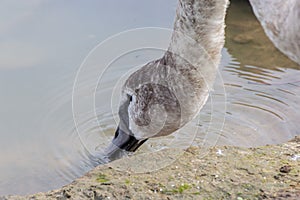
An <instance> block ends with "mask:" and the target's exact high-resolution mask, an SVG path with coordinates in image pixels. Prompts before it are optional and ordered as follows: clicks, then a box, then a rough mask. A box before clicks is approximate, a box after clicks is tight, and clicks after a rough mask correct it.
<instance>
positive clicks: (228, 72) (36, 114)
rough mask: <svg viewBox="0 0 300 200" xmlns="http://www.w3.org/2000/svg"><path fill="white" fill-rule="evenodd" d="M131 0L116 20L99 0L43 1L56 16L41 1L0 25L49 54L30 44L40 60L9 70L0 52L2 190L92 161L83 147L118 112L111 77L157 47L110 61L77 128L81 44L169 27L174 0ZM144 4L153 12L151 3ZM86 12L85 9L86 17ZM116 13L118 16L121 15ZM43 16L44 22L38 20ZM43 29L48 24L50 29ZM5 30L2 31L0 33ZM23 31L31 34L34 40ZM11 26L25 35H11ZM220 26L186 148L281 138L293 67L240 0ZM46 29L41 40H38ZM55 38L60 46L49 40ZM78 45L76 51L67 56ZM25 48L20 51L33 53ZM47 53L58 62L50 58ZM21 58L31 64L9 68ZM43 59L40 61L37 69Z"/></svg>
mask: <svg viewBox="0 0 300 200" xmlns="http://www.w3.org/2000/svg"><path fill="white" fill-rule="evenodd" d="M138 2H139V1H137V0H136V1H133V2H132V4H130V5H127V4H128V2H126V3H124V8H126V9H127V10H126V9H124V10H121V11H120V12H121V13H122V15H124V19H121V20H124V21H122V23H121V22H118V20H117V19H115V18H114V14H113V13H111V12H110V11H111V10H114V9H115V4H114V3H113V2H112V3H107V4H108V5H107V6H108V7H109V8H110V9H107V10H108V11H109V12H106V13H104V14H103V13H101V12H99V10H101V8H102V7H101V6H102V5H101V4H100V3H99V4H97V5H89V6H88V5H86V6H85V7H84V6H82V5H79V4H72V5H68V6H67V9H65V8H61V9H59V8H58V7H60V6H61V5H59V6H58V5H54V4H51V5H52V7H51V9H53V10H55V11H56V12H57V13H56V16H53V15H51V16H48V15H46V14H43V13H47V12H42V11H43V9H46V8H47V9H49V5H48V4H47V3H46V2H44V3H41V4H34V5H32V8H31V7H28V8H26V9H30V12H29V11H28V12H27V13H30V14H29V15H26V17H27V18H26V19H27V20H28V21H30V20H33V21H31V23H26V21H22V20H20V19H21V18H20V19H18V20H15V22H14V23H16V24H17V26H16V27H13V25H14V23H11V24H9V25H8V24H6V26H4V25H3V26H1V27H0V34H3V35H5V36H6V37H7V38H10V39H8V41H10V40H11V38H12V37H13V36H14V37H16V38H18V40H20V41H21V40H22V41H27V44H31V45H33V46H34V47H32V48H29V49H36V48H42V47H43V48H44V49H42V50H45V49H47V51H49V52H44V51H42V50H38V51H37V52H39V53H38V54H35V53H34V52H36V51H32V53H33V54H34V55H36V56H39V59H27V60H26V59H25V60H24V59H23V57H22V59H20V60H18V59H16V60H14V62H11V65H10V68H13V69H8V67H9V64H8V62H9V59H8V58H6V61H5V62H6V65H5V66H4V67H3V65H4V64H5V63H1V62H0V65H1V66H0V69H1V73H0V95H1V105H0V137H1V140H0V149H1V150H0V195H3V194H12V193H16V194H17V193H19V194H20V193H21V194H22V193H33V192H37V191H46V190H49V189H53V188H57V187H60V186H61V185H64V184H67V183H69V182H71V181H72V180H74V179H75V178H76V177H79V176H81V175H82V174H84V173H85V172H87V171H88V170H90V169H92V168H93V167H94V166H95V164H96V160H95V157H94V156H92V155H91V154H90V153H89V152H96V151H97V150H99V149H101V148H103V147H104V146H106V145H107V143H108V142H109V141H110V140H111V137H112V135H113V133H114V129H115V127H116V124H117V123H116V122H115V120H118V119H117V118H116V119H115V116H114V115H112V113H111V112H113V113H116V112H117V108H118V106H117V104H118V94H119V93H118V92H119V90H120V88H118V87H115V86H116V83H117V82H122V80H124V79H125V77H122V76H123V75H124V74H125V75H126V74H127V75H128V73H129V72H130V71H132V70H133V68H134V67H136V66H139V65H141V64H142V63H145V62H147V61H149V60H152V59H154V58H157V57H159V56H160V55H161V54H162V52H160V51H137V52H133V53H131V54H128V55H127V57H124V58H123V59H121V60H119V61H118V62H116V63H114V65H115V66H116V67H117V68H111V69H112V70H111V71H107V76H105V77H104V79H101V81H102V82H101V83H99V85H98V88H97V91H96V95H95V99H96V102H95V106H96V115H97V117H95V114H94V111H91V110H87V111H84V109H83V111H82V112H80V113H78V114H79V115H77V116H76V117H78V118H79V119H80V121H79V123H78V127H75V126H74V122H73V116H72V103H71V94H72V84H73V81H74V77H75V74H76V70H77V66H78V65H79V63H80V62H81V60H82V59H83V58H84V56H85V55H86V54H87V53H88V51H89V49H91V48H92V47H93V46H95V45H96V44H97V43H98V42H99V41H102V40H103V39H105V38H106V37H107V36H108V35H110V34H112V33H116V32H118V31H121V30H126V29H128V28H133V27H135V26H145V25H146V26H151V25H155V26H162V27H171V26H172V20H173V17H174V14H175V13H174V9H175V5H176V1H175V0H169V1H164V3H163V4H162V3H161V1H159V0H157V1H151V3H147V4H149V5H145V4H146V3H144V4H141V3H138ZM102 3H103V2H102ZM45 4H47V5H48V6H45ZM118 4H120V2H118ZM161 4H162V5H161ZM150 5H151V6H152V7H153V10H152V9H149V8H150V7H151V6H150ZM170 5H172V6H173V7H171V6H170ZM119 6H120V5H119ZM132 6H139V8H144V9H142V10H143V12H141V13H138V14H137V15H138V16H135V15H134V14H133V13H132V12H131V10H132V8H131V7H132ZM121 7H122V6H121ZM86 10H88V11H89V12H87V11H86ZM102 10H103V9H102ZM138 10H139V9H138ZM138 10H137V11H138ZM149 10H150V11H149ZM151 10H152V12H151ZM65 12H67V13H68V15H67V16H66V15H65ZM1 13H3V12H0V14H1ZM86 13H89V14H90V16H86ZM101 14H103V16H102V15H101ZM100 15H101V16H100ZM166 16H167V17H166ZM52 17H55V18H59V19H60V20H57V21H58V22H57V23H58V24H53V21H52ZM107 18H110V19H111V22H110V23H112V24H107V22H106V20H104V19H107ZM117 18H118V19H119V18H120V17H119V15H117ZM96 19H97V20H96ZM102 19H103V20H102ZM149 19H151V20H149ZM162 19H164V20H165V21H164V20H162ZM39 20H42V21H39ZM101 20H102V21H101ZM71 21H72V22H74V21H78V22H80V23H82V24H85V26H86V27H85V29H83V28H82V29H80V27H79V28H76V27H77V26H78V24H72V23H70V22H71ZM41 22H43V23H42V24H43V25H42V26H45V27H39V26H37V25H36V24H41ZM86 22H89V23H86ZM153 22H155V23H154V24H152V23H153ZM0 23H1V21H0ZM23 23H24V24H25V25H28V26H29V28H28V29H24V30H23V29H22V30H23V31H20V30H19V28H22V27H23V28H24V26H25V25H24V24H23ZM100 24H106V26H104V25H103V27H105V28H107V30H106V31H104V32H105V33H104V32H103V27H100V28H99V25H100ZM124 24H127V25H128V26H127V25H126V26H124ZM19 25H22V27H19ZM66 25H68V26H67V28H68V29H69V30H68V31H66V32H65V31H63V30H64V29H62V28H63V27H65V26H66ZM46 26H51V30H49V28H47V27H46ZM3 27H9V28H6V29H5V30H6V31H3V30H2V29H1V28H3ZM94 27H97V28H94ZM110 27H111V29H109V28H110ZM113 27H119V29H115V28H113ZM55 30H61V31H59V32H61V34H62V35H60V34H57V31H55ZM14 31H15V32H14ZM30 31H37V32H38V33H37V35H35V36H36V37H33V36H34V33H33V32H30ZM47 31H50V35H51V36H49V35H48V34H47V33H46V32H47ZM51 31H53V32H51ZM19 32H20V33H23V34H21V35H20V34H19V35H18V33H19ZM226 33H227V36H226V37H227V38H226V48H224V50H223V52H222V53H223V59H222V64H221V66H220V74H221V77H218V78H217V80H216V83H215V87H214V91H213V93H212V95H211V98H210V100H209V101H208V103H207V104H206V106H205V107H204V109H203V110H202V112H201V113H200V115H199V119H198V120H199V122H198V120H196V121H194V122H193V123H191V124H190V125H189V126H187V127H186V130H185V132H186V133H191V132H195V130H197V137H196V139H195V140H194V145H199V146H201V145H214V144H215V143H216V142H217V143H218V144H229V145H238V146H247V147H249V146H259V145H265V144H274V143H281V142H284V141H286V140H288V139H290V138H292V137H293V136H295V135H299V134H300V133H299V127H298V126H299V125H298V122H297V119H298V118H299V115H300V114H299V113H298V112H297V111H298V110H299V109H300V108H299V107H300V104H299V102H300V99H299V98H300V97H299V94H300V80H299V77H300V76H299V75H300V71H299V66H298V65H296V64H295V63H293V62H291V61H290V60H288V59H287V58H286V57H285V56H284V55H282V54H281V53H280V52H279V51H278V50H277V49H275V48H274V47H273V45H272V44H271V43H270V42H269V40H268V39H267V38H266V36H265V35H264V33H263V31H262V29H261V27H260V25H259V23H258V22H257V20H256V19H255V18H254V16H253V15H252V13H251V8H250V7H249V6H248V4H246V3H245V1H234V3H232V4H231V7H230V9H229V13H228V16H227V32H226ZM69 34H71V35H72V37H69ZM43 35H45V36H44V38H43V39H44V40H43V39H42V36H43ZM48 36H49V40H46V39H45V38H48ZM54 36H55V37H54ZM64 40H66V41H64ZM45 41H47V42H45ZM54 43H55V44H58V43H59V45H60V46H59V48H57V47H56V46H53V44H54ZM1 44H2V43H1V41H0V52H1V50H3V48H2V47H3V46H5V45H1ZM76 45H77V46H76ZM45 47H47V48H45ZM11 48H12V47H11ZM77 48H78V49H80V51H81V52H75V53H74V52H73V51H74V49H77ZM56 51H57V53H56ZM30 52H31V51H30ZM72 52H73V53H72ZM27 53H28V54H26V57H30V56H33V55H29V52H27ZM21 54H22V53H21ZM41 54H43V55H41ZM74 54H76V55H74ZM22 55H25V54H22ZM46 55H47V56H49V55H50V56H49V57H47V56H46ZM33 57H34V56H33ZM0 59H1V56H0ZM54 60H59V62H57V63H55V62H54ZM17 61H19V62H20V63H17ZM25 61H26V62H25ZM22 62H24V63H25V64H26V65H32V66H24V67H26V68H18V69H17V68H16V67H17V66H19V65H21V64H22ZM43 63H44V65H43V66H39V65H40V64H41V65H42V64H43ZM45 63H47V64H45ZM118 67H119V68H118ZM113 69H116V70H113ZM91 73H92V72H91ZM92 75H93V74H90V76H92ZM119 77H122V78H121V79H119ZM90 81H91V80H90V79H89V76H87V77H86V79H85V81H84V82H81V84H83V86H84V88H86V90H84V91H82V93H81V100H83V101H85V99H86V98H87V97H88V96H89V95H90V94H87V91H89V89H91V87H92V86H93V85H92V84H91V82H90ZM118 85H120V84H118ZM92 89H93V88H92ZM224 89H225V91H226V92H225V94H224V92H223V91H224ZM111 93H113V98H112V97H111V95H110V94H111ZM224 99H226V101H225V103H224ZM110 104H111V105H110ZM224 106H225V107H226V110H225V107H224ZM83 108H84V107H83ZM224 119H225V122H224ZM99 125H100V126H99ZM221 127H223V129H221ZM76 128H77V129H76ZM220 129H221V130H220ZM78 130H80V136H81V137H82V138H81V139H82V140H84V141H85V144H84V145H83V143H82V141H80V138H79V135H78V134H77V131H78ZM192 138H193V137H192ZM190 139H191V136H187V135H185V134H181V135H180V134H175V135H171V136H168V137H164V138H160V139H159V140H152V141H149V142H147V143H146V145H144V146H143V147H142V149H141V151H142V152H143V151H155V150H160V149H162V148H166V147H167V146H170V145H173V146H180V145H182V146H184V145H187V144H189V143H190Z"/></svg>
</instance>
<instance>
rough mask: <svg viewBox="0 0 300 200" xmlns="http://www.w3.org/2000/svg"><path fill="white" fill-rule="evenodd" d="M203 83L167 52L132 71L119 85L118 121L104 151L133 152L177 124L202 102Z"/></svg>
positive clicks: (204, 94)
mask: <svg viewBox="0 0 300 200" xmlns="http://www.w3.org/2000/svg"><path fill="white" fill-rule="evenodd" d="M166 55H168V54H166ZM178 63H179V65H178V66H177V64H178ZM204 85H205V82H204V80H203V79H202V78H201V77H200V76H198V75H197V69H196V68H194V67H193V66H192V65H190V64H188V63H187V62H185V63H184V62H178V60H177V61H176V62H174V57H172V56H171V55H170V54H169V55H168V56H164V57H163V58H161V59H159V60H156V61H152V62H150V63H148V64H146V65H145V66H143V67H142V68H140V69H139V70H137V71H135V72H134V73H133V74H131V75H130V76H129V78H128V79H127V80H126V82H125V84H124V85H123V88H122V94H121V100H120V104H119V112H118V114H119V119H120V122H119V125H118V128H117V130H116V133H115V136H114V138H113V140H112V144H111V145H110V147H109V148H108V150H107V151H106V154H107V155H108V156H109V157H110V158H111V159H116V158H120V157H122V155H123V153H121V154H120V152H124V151H125V152H134V151H135V150H136V149H138V148H139V147H140V146H141V145H142V144H143V143H144V142H145V141H146V140H147V139H148V138H154V137H160V136H166V135H169V134H171V133H173V132H175V131H176V130H178V129H179V128H181V127H182V126H183V125H185V124H186V123H187V122H189V121H190V120H191V119H193V118H194V117H195V115H196V114H197V113H198V112H199V111H200V109H201V107H202V106H203V104H204V103H205V101H206V99H207V96H208V91H207V88H206V87H204Z"/></svg>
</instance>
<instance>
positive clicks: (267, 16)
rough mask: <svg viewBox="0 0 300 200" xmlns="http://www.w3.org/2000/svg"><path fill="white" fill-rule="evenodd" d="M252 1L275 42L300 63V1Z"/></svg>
mask: <svg viewBox="0 0 300 200" xmlns="http://www.w3.org/2000/svg"><path fill="white" fill-rule="evenodd" d="M250 3H251V6H252V8H253V11H254V14H255V15H256V17H257V18H258V20H259V21H260V23H261V25H262V27H263V29H264V31H265V33H266V34H267V36H268V37H269V38H270V40H271V41H272V42H273V44H274V45H275V46H276V47H277V48H278V49H279V50H280V51H281V52H283V53H284V54H285V55H286V56H288V57H289V58H290V59H291V60H293V61H295V62H296V63H298V64H300V1H299V0H250Z"/></svg>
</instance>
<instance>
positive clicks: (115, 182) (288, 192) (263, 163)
mask: <svg viewBox="0 0 300 200" xmlns="http://www.w3.org/2000/svg"><path fill="white" fill-rule="evenodd" d="M174 154H177V153H175V151H173V150H171V149H169V150H164V151H162V152H161V153H160V155H159V157H164V158H166V157H168V158H170V157H172V156H173V155H174ZM199 155H202V149H200V148H196V147H191V148H189V149H187V150H185V151H184V153H183V154H182V155H181V156H180V157H178V158H177V159H176V160H175V161H174V162H173V163H172V164H170V165H169V166H167V167H164V168H162V169H159V170H154V171H152V172H146V173H136V172H134V171H133V170H132V169H131V168H127V169H126V170H124V169H123V168H122V169H123V170H120V168H118V166H122V165H128V162H130V163H135V162H140V159H142V158H143V159H144V160H148V161H149V162H151V160H149V158H148V157H147V154H142V155H141V156H139V158H136V157H135V156H132V157H130V158H125V159H121V160H118V161H115V162H112V163H109V164H107V165H102V166H98V167H97V168H95V169H94V170H92V171H91V172H89V173H87V174H86V175H85V176H83V177H81V178H79V179H77V180H75V181H74V182H73V183H71V184H70V185H67V186H64V187H62V188H61V189H58V190H54V191H49V192H46V193H38V194H34V195H28V196H6V197H2V199H7V200H13V199H56V200H65V199H70V200H71V199H95V200H100V199H165V200H172V199H238V200H242V199H300V137H298V138H295V139H294V140H292V141H290V142H287V143H285V144H281V145H273V146H263V147H259V148H249V149H247V148H239V147H231V146H220V147H213V148H210V149H209V150H208V152H207V154H206V156H199ZM143 164H145V163H141V165H143ZM146 164H147V163H146ZM0 199H1V198H0Z"/></svg>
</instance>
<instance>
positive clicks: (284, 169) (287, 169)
mask: <svg viewBox="0 0 300 200" xmlns="http://www.w3.org/2000/svg"><path fill="white" fill-rule="evenodd" d="M291 170H292V167H291V166H290V165H284V166H282V167H280V169H279V171H280V172H282V173H289V172H290V171H291Z"/></svg>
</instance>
